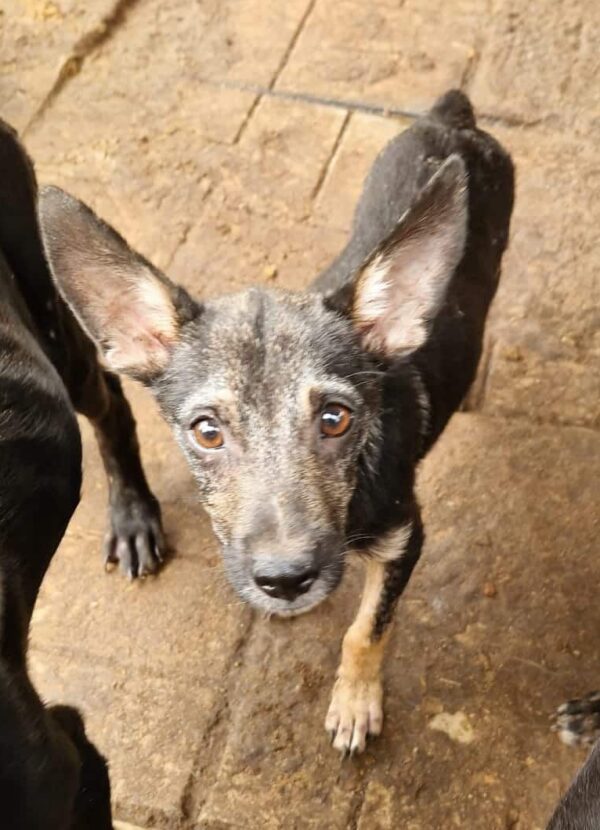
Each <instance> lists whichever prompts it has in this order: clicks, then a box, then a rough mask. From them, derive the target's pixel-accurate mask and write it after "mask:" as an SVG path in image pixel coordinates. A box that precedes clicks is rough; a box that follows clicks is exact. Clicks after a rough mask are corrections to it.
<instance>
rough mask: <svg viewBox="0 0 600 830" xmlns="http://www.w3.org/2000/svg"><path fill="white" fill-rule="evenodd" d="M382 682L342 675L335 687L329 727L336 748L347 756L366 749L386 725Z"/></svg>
mask: <svg viewBox="0 0 600 830" xmlns="http://www.w3.org/2000/svg"><path fill="white" fill-rule="evenodd" d="M382 703H383V689H382V686H381V681H380V680H379V679H376V680H360V679H356V678H355V679H350V678H347V677H338V679H337V680H336V681H335V686H334V687H333V693H332V696H331V704H330V706H329V711H328V712H327V718H326V719H325V729H326V730H327V732H328V733H329V735H330V737H331V742H332V745H333V748H334V749H337V750H339V751H340V752H341V753H343V755H344V756H345V755H348V754H351V755H354V754H358V753H360V752H362V751H363V750H364V748H365V746H366V745H367V738H368V737H369V736H371V735H379V734H380V733H381V728H382V726H383V708H382Z"/></svg>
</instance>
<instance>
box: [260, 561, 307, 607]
mask: <svg viewBox="0 0 600 830" xmlns="http://www.w3.org/2000/svg"><path fill="white" fill-rule="evenodd" d="M317 576H318V572H317V571H316V570H315V569H314V568H311V569H310V570H308V569H305V570H303V571H300V572H297V571H295V572H289V571H288V572H282V573H277V574H274V573H273V572H272V571H271V572H270V573H263V574H261V573H255V574H254V581H255V582H256V584H257V585H258V587H259V588H260V590H261V591H264V593H265V594H267V595H268V596H270V597H274V598H275V599H286V600H287V601H288V602H292V601H293V600H295V599H296V597H299V596H300V594H305V593H306V592H307V591H308V590H309V589H310V586H311V585H312V584H313V582H314V581H315V579H316V578H317Z"/></svg>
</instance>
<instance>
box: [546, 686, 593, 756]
mask: <svg viewBox="0 0 600 830" xmlns="http://www.w3.org/2000/svg"><path fill="white" fill-rule="evenodd" d="M553 729H554V730H555V731H556V732H558V736H559V738H560V739H561V741H562V742H563V743H565V744H567V745H568V746H582V745H586V744H593V743H594V742H595V741H596V740H597V739H598V738H599V737H600V692H590V694H589V695H586V696H585V697H582V698H578V699H577V700H569V701H567V702H566V703H563V705H562V706H559V708H558V710H557V712H556V723H555V725H554V727H553Z"/></svg>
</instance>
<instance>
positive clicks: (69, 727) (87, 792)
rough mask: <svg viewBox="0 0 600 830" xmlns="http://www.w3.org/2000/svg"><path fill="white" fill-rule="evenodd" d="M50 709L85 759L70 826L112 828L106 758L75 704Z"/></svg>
mask: <svg viewBox="0 0 600 830" xmlns="http://www.w3.org/2000/svg"><path fill="white" fill-rule="evenodd" d="M47 712H48V715H49V716H50V717H51V718H52V719H53V720H54V722H55V723H56V724H58V725H59V726H60V727H61V728H62V730H63V731H64V732H65V733H66V734H67V735H68V737H69V738H70V740H71V742H72V744H73V745H74V747H75V749H76V750H77V754H78V755H79V760H80V763H81V766H80V768H79V789H78V791H77V795H76V797H75V804H74V807H73V819H72V821H71V824H70V826H69V830H112V826H113V825H112V818H111V808H110V781H109V778H108V766H107V763H106V759H105V758H104V757H103V756H102V755H101V754H100V753H99V752H98V750H97V749H96V747H95V746H94V744H92V743H91V742H90V741H89V739H88V737H87V735H86V732H85V727H84V724H83V719H82V717H81V715H80V713H79V712H78V711H77V709H74V708H73V707H72V706H52V707H51V708H50V709H48V710H47Z"/></svg>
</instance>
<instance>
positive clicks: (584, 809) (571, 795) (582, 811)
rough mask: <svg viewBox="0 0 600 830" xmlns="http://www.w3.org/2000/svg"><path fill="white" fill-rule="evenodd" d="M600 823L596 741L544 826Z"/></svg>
mask: <svg viewBox="0 0 600 830" xmlns="http://www.w3.org/2000/svg"><path fill="white" fill-rule="evenodd" d="M598 827H600V743H597V744H596V746H595V747H594V749H593V750H592V752H591V755H590V757H589V758H588V759H587V761H586V762H585V764H584V765H583V767H582V768H581V769H580V770H579V772H578V774H577V776H576V778H575V780H574V781H573V783H572V784H571V786H570V787H569V789H568V790H567V792H566V793H565V795H564V796H563V798H562V800H561V802H560V804H559V806H558V807H557V808H556V812H555V813H554V815H553V816H552V818H551V819H550V824H549V825H548V827H547V830H597V828H598Z"/></svg>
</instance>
